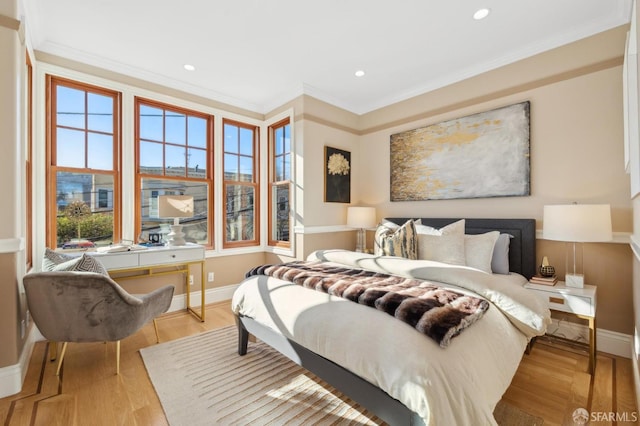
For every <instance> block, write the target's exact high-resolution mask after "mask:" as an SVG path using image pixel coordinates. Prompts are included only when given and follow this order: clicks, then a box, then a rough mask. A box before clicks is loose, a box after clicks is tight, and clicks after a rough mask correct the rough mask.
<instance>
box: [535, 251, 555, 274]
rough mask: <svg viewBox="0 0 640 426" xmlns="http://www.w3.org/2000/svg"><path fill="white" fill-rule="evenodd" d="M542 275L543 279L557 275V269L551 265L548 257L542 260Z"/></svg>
mask: <svg viewBox="0 0 640 426" xmlns="http://www.w3.org/2000/svg"><path fill="white" fill-rule="evenodd" d="M539 272H540V275H542V276H543V277H553V276H554V275H555V274H556V268H554V267H553V266H551V265H549V259H548V258H547V256H544V257H543V258H542V264H541V265H540V271H539Z"/></svg>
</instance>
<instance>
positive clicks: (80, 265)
mask: <svg viewBox="0 0 640 426" xmlns="http://www.w3.org/2000/svg"><path fill="white" fill-rule="evenodd" d="M52 252H53V251H52ZM53 253H55V252H53ZM56 254H58V255H59V256H60V257H59V258H57V260H61V259H64V258H68V259H66V260H63V261H62V262H60V263H57V264H53V265H50V264H48V268H47V269H45V268H44V266H43V268H42V270H43V271H49V272H60V271H78V272H96V273H98V274H102V275H106V276H109V273H108V272H107V269H106V268H105V267H104V265H103V264H102V263H100V261H99V260H97V259H96V258H95V257H93V256H90V255H88V254H86V253H85V254H83V255H82V256H80V257H73V256H69V255H67V254H59V253H56ZM43 265H44V262H43Z"/></svg>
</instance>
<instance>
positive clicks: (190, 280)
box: [189, 275, 193, 285]
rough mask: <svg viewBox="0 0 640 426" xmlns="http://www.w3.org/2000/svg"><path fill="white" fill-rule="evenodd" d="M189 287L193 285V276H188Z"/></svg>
mask: <svg viewBox="0 0 640 426" xmlns="http://www.w3.org/2000/svg"><path fill="white" fill-rule="evenodd" d="M189 285H193V275H189Z"/></svg>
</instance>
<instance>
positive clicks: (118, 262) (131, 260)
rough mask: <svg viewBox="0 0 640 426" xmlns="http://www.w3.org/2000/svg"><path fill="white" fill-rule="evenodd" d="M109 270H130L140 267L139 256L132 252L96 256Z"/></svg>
mask: <svg viewBox="0 0 640 426" xmlns="http://www.w3.org/2000/svg"><path fill="white" fill-rule="evenodd" d="M94 256H95V258H96V259H98V261H100V263H102V264H103V265H104V267H105V268H106V269H107V270H109V271H112V270H116V269H128V268H135V267H137V266H138V254H137V253H132V252H125V253H109V254H98V255H94Z"/></svg>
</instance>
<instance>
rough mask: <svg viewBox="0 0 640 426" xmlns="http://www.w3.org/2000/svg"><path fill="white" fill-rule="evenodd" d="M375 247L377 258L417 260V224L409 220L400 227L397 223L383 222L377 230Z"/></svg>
mask: <svg viewBox="0 0 640 426" xmlns="http://www.w3.org/2000/svg"><path fill="white" fill-rule="evenodd" d="M389 224H391V225H389ZM394 225H395V226H394ZM373 245H374V254H376V255H377V256H399V257H406V258H407V259H417V258H418V245H417V240H416V225H415V222H414V221H413V220H408V221H407V222H405V224H404V225H402V226H398V225H396V224H395V223H391V222H388V221H383V222H382V223H381V224H380V225H378V227H377V228H376V234H375V237H374V243H373Z"/></svg>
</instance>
